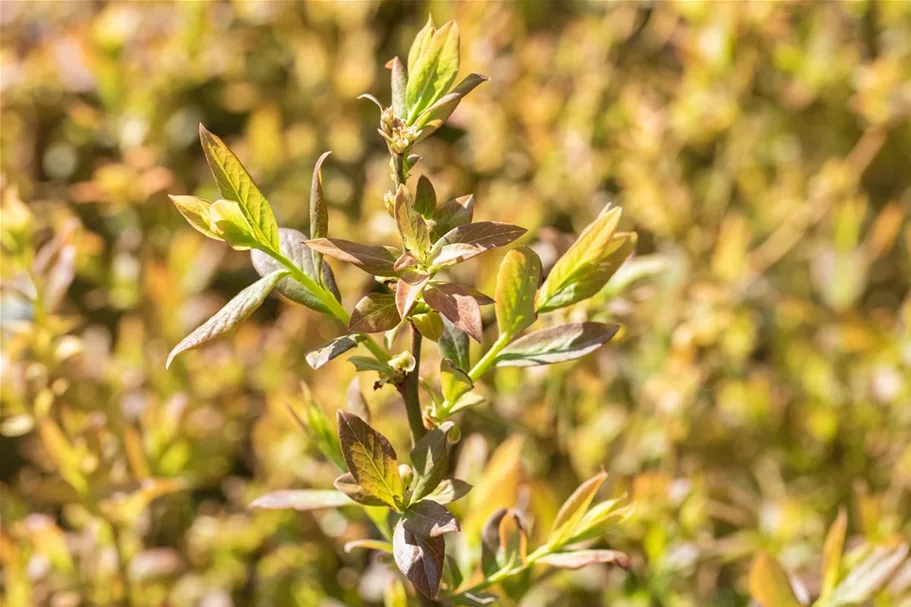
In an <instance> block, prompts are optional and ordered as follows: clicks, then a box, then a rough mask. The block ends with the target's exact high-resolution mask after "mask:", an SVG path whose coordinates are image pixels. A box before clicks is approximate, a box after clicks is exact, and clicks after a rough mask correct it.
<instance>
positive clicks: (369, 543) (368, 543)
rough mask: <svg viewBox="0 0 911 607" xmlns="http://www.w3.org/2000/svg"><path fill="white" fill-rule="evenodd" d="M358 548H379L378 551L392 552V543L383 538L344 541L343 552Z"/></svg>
mask: <svg viewBox="0 0 911 607" xmlns="http://www.w3.org/2000/svg"><path fill="white" fill-rule="evenodd" d="M358 548H360V549H363V550H379V551H380V552H386V553H388V554H392V544H391V543H389V542H385V541H383V540H370V539H364V540H354V541H351V542H346V543H345V552H351V551H353V550H357V549H358Z"/></svg>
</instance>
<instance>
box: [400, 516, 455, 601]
mask: <svg viewBox="0 0 911 607" xmlns="http://www.w3.org/2000/svg"><path fill="white" fill-rule="evenodd" d="M392 550H393V557H394V558H395V564H396V565H397V566H398V568H399V570H400V571H401V572H402V574H404V576H405V577H406V578H408V580H409V581H410V582H411V583H412V584H414V587H415V588H416V589H417V590H418V592H420V593H421V594H422V595H424V596H425V597H427V598H429V599H434V598H436V595H437V593H438V592H439V590H440V580H441V579H442V577H443V561H444V559H445V557H446V543H445V540H444V539H443V536H442V535H440V536H437V537H421V536H418V535H415V534H414V533H412V532H410V531H408V530H407V529H405V526H404V524H403V522H402V521H399V523H398V524H397V525H396V526H395V531H394V532H393V536H392Z"/></svg>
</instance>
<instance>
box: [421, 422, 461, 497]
mask: <svg viewBox="0 0 911 607" xmlns="http://www.w3.org/2000/svg"><path fill="white" fill-rule="evenodd" d="M451 427H452V422H446V423H444V424H443V426H442V427H439V428H434V429H433V430H430V431H429V432H427V433H426V434H425V435H424V436H422V437H421V439H420V440H419V441H418V442H417V443H415V445H414V449H412V450H411V465H412V466H413V467H414V472H415V479H414V485H413V487H412V499H413V500H415V501H417V500H419V499H421V498H423V497H425V496H427V495H429V494H430V493H431V492H432V491H433V490H434V489H436V487H437V485H439V484H440V481H442V480H443V478H444V477H445V476H446V475H447V474H448V473H449V445H448V444H447V442H446V434H447V433H448V431H449V428H451Z"/></svg>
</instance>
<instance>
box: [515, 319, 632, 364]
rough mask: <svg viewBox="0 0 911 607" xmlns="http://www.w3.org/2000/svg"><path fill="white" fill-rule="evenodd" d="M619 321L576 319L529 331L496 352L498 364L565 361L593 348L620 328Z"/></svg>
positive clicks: (604, 341) (608, 338) (583, 354)
mask: <svg viewBox="0 0 911 607" xmlns="http://www.w3.org/2000/svg"><path fill="white" fill-rule="evenodd" d="M619 328H620V327H619V326H617V325H609V324H604V323H598V322H574V323H568V324H565V325H557V326H555V327H549V328H547V329H541V330H540V331H535V332H534V333H529V334H528V335H525V336H523V337H520V338H519V339H517V340H516V341H514V342H512V343H511V344H509V345H508V346H506V348H504V349H503V351H502V352H500V354H499V355H498V356H497V366H498V367H531V366H535V365H550V364H553V363H560V362H565V361H568V360H573V359H576V358H580V357H582V356H585V355H586V354H588V353H590V352H594V351H595V350H597V349H598V348H599V347H601V345H603V344H604V343H606V342H607V341H609V340H610V339H611V338H612V337H613V336H614V335H616V333H617V331H618V330H619Z"/></svg>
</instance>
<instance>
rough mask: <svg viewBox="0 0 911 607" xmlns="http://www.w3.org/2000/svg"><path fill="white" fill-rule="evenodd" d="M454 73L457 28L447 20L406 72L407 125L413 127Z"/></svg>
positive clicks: (440, 93)
mask: <svg viewBox="0 0 911 607" xmlns="http://www.w3.org/2000/svg"><path fill="white" fill-rule="evenodd" d="M409 58H410V53H409ZM458 73H459V26H458V25H456V23H455V21H449V22H447V23H445V24H444V25H443V27H441V28H440V29H438V30H437V31H435V32H434V33H433V37H432V38H431V39H430V42H429V44H428V45H427V47H426V49H425V50H424V51H423V52H422V53H420V55H419V56H418V58H417V60H416V61H415V62H414V65H413V66H412V67H410V68H409V70H408V86H407V88H406V93H405V101H406V105H407V107H408V120H407V123H408V124H414V121H415V119H416V118H417V117H418V115H419V114H420V113H421V112H423V111H424V110H425V109H427V108H428V107H430V106H431V105H433V103H434V102H435V101H436V100H437V99H439V98H440V97H442V96H443V95H445V94H446V91H448V90H449V87H450V86H451V85H452V83H453V81H454V80H455V78H456V75H457V74H458Z"/></svg>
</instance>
